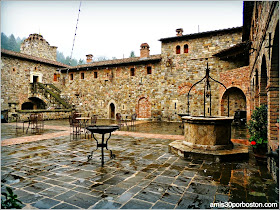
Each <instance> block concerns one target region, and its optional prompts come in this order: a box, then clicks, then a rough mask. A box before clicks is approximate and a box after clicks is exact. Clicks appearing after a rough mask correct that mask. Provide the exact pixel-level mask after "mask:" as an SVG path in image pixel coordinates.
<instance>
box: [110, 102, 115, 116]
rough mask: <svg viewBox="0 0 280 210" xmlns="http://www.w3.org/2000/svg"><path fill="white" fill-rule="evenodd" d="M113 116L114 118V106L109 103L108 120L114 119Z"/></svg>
mask: <svg viewBox="0 0 280 210" xmlns="http://www.w3.org/2000/svg"><path fill="white" fill-rule="evenodd" d="M115 116H116V107H115V104H113V103H110V105H109V118H110V119H115Z"/></svg>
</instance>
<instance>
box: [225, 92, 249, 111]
mask: <svg viewBox="0 0 280 210" xmlns="http://www.w3.org/2000/svg"><path fill="white" fill-rule="evenodd" d="M228 95H229V116H234V113H235V111H246V96H245V94H244V93H243V91H242V90H241V89H239V88H237V87H231V88H229V89H227V90H226V91H225V92H224V95H223V97H222V101H221V115H222V116H227V114H228Z"/></svg>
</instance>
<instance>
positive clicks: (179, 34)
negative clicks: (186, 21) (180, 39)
mask: <svg viewBox="0 0 280 210" xmlns="http://www.w3.org/2000/svg"><path fill="white" fill-rule="evenodd" d="M176 32H177V34H176V35H177V36H183V29H182V28H178V29H176Z"/></svg>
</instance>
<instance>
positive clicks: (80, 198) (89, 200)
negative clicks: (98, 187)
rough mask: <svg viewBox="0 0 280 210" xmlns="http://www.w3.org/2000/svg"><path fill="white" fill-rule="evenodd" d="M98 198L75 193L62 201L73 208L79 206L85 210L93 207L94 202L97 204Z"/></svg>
mask: <svg viewBox="0 0 280 210" xmlns="http://www.w3.org/2000/svg"><path fill="white" fill-rule="evenodd" d="M99 200H100V198H97V197H94V196H90V195H86V194H83V193H76V194H75V195H73V196H71V197H69V198H67V199H65V200H64V201H65V202H66V203H70V204H73V205H75V206H79V207H80V208H84V209H87V208H89V207H90V206H92V205H94V204H95V203H96V202H98V201H99Z"/></svg>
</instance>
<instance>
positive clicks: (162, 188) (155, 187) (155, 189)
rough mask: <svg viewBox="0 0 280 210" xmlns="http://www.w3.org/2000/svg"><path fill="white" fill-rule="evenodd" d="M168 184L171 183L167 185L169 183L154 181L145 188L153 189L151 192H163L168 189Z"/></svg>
mask: <svg viewBox="0 0 280 210" xmlns="http://www.w3.org/2000/svg"><path fill="white" fill-rule="evenodd" d="M168 186H169V185H167V184H162V183H157V182H152V183H150V184H149V185H148V186H147V187H146V188H145V189H146V190H148V191H151V192H155V193H161V194H162V193H164V192H165V191H166V190H167V188H168Z"/></svg>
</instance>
